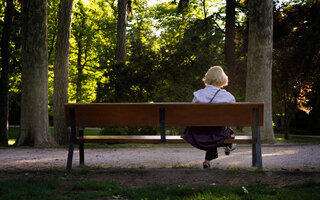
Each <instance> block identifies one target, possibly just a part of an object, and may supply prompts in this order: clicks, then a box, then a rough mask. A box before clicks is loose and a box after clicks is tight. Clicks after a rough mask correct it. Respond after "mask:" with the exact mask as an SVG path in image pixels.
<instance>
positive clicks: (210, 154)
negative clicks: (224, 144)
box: [203, 148, 218, 168]
mask: <svg viewBox="0 0 320 200" xmlns="http://www.w3.org/2000/svg"><path fill="white" fill-rule="evenodd" d="M216 158H218V149H217V148H213V149H211V150H208V151H206V157H205V160H204V162H203V168H210V161H211V160H213V159H216Z"/></svg>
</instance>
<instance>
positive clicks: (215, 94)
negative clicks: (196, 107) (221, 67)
mask: <svg viewBox="0 0 320 200" xmlns="http://www.w3.org/2000/svg"><path fill="white" fill-rule="evenodd" d="M218 92H220V89H219V90H218V91H216V93H214V95H213V97H212V98H211V100H210V101H209V103H211V102H212V100H213V99H214V98H215V97H216V96H217V94H218Z"/></svg>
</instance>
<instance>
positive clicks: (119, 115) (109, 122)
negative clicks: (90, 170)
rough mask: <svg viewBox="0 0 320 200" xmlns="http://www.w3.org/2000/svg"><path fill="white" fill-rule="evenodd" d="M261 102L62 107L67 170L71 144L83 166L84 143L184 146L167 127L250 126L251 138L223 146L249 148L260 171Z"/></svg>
mask: <svg viewBox="0 0 320 200" xmlns="http://www.w3.org/2000/svg"><path fill="white" fill-rule="evenodd" d="M263 110H264V104H263V103H253V102H238V103H191V102H163V103H161V102H160V103H90V104H84V103H75V104H73V103H71V104H65V114H66V123H67V126H70V127H71V134H70V143H69V152H68V160H67V169H68V170H70V169H71V167H72V159H73V151H74V143H78V144H79V158H80V159H79V161H80V165H84V144H85V143H107V144H116V143H154V144H157V143H185V142H186V141H185V140H184V139H183V138H181V137H180V136H179V135H177V136H171V135H166V127H167V126H168V127H170V126H177V127H188V126H207V127H212V126H249V127H251V131H252V137H251V136H236V137H235V138H233V139H227V140H225V141H224V143H225V144H230V143H240V144H251V145H252V166H256V167H257V168H260V169H262V157H261V141H260V126H263ZM108 126H127V127H139V126H142V127H160V135H139V136H136V135H135V136H134V135H110V136H100V135H97V136H84V129H85V128H86V127H108Z"/></svg>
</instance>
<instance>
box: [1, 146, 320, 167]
mask: <svg viewBox="0 0 320 200" xmlns="http://www.w3.org/2000/svg"><path fill="white" fill-rule="evenodd" d="M319 152H320V144H276V145H263V146H262V154H263V155H262V160H263V168H264V169H272V170H289V171H306V172H308V171H313V172H320V153H319ZM67 154H68V151H67V149H66V148H26V147H23V148H12V147H10V148H0V170H17V169H22V170H42V169H52V168H62V169H64V168H65V167H66V160H67ZM219 156H220V157H219V158H218V159H216V160H214V161H212V166H213V167H214V168H218V169H225V168H247V169H254V168H252V167H251V159H252V157H251V146H249V145H238V148H237V149H236V150H235V151H234V152H232V153H231V155H230V156H225V155H224V153H223V150H222V149H219ZM203 158H204V151H201V150H198V149H195V148H193V147H191V146H189V145H183V146H162V145H159V146H153V147H107V148H86V149H85V164H86V165H87V166H90V167H97V168H180V167H189V168H201V167H202V161H203ZM73 167H74V168H77V167H79V154H78V150H77V149H75V154H74V159H73Z"/></svg>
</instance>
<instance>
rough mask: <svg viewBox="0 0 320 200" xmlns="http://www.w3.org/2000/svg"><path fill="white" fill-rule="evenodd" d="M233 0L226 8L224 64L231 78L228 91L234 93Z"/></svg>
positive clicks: (228, 2) (230, 0)
mask: <svg viewBox="0 0 320 200" xmlns="http://www.w3.org/2000/svg"><path fill="white" fill-rule="evenodd" d="M235 4H236V2H235V0H227V6H226V7H227V8H226V39H225V48H224V49H225V64H226V67H227V70H228V76H229V77H233V78H231V80H230V82H229V86H228V90H229V91H230V92H231V93H234V92H235V84H234V83H235V77H236V70H235V54H236V53H235V43H234V40H235V33H236V31H235V23H236V22H235V14H236V13H235Z"/></svg>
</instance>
